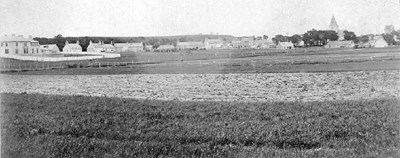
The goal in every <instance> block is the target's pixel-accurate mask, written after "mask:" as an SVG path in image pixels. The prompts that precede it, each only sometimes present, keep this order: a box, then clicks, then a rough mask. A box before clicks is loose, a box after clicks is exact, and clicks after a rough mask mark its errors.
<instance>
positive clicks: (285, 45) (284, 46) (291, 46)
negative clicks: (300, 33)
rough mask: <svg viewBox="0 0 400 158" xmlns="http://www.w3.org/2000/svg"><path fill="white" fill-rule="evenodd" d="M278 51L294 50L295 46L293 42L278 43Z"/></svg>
mask: <svg viewBox="0 0 400 158" xmlns="http://www.w3.org/2000/svg"><path fill="white" fill-rule="evenodd" d="M276 48H278V49H294V44H293V43H292V42H278V45H277V46H276Z"/></svg>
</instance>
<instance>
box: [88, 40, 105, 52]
mask: <svg viewBox="0 0 400 158" xmlns="http://www.w3.org/2000/svg"><path fill="white" fill-rule="evenodd" d="M86 51H87V52H104V51H105V50H104V47H103V44H102V41H99V43H93V42H92V40H90V42H89V46H88V47H87V48H86Z"/></svg>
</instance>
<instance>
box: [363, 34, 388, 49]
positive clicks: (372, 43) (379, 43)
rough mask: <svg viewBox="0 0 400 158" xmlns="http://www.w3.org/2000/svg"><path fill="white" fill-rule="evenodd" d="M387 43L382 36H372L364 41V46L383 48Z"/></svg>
mask: <svg viewBox="0 0 400 158" xmlns="http://www.w3.org/2000/svg"><path fill="white" fill-rule="evenodd" d="M388 46H389V44H388V43H387V42H386V41H385V39H384V38H383V37H382V36H375V37H374V38H371V37H370V40H369V41H368V42H366V43H364V47H368V48H384V47H388Z"/></svg>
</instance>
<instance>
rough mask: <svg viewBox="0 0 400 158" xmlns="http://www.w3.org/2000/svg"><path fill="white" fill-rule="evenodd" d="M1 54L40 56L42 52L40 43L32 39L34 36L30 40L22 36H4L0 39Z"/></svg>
mask: <svg viewBox="0 0 400 158" xmlns="http://www.w3.org/2000/svg"><path fill="white" fill-rule="evenodd" d="M0 43H1V47H0V54H38V53H41V52H40V46H39V42H38V41H35V40H33V39H32V36H29V37H28V38H25V37H23V36H22V35H19V36H15V34H12V35H11V36H7V35H5V36H3V37H0Z"/></svg>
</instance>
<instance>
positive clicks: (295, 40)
mask: <svg viewBox="0 0 400 158" xmlns="http://www.w3.org/2000/svg"><path fill="white" fill-rule="evenodd" d="M288 39H289V41H291V42H292V43H298V42H300V41H301V36H300V35H298V34H295V35H293V36H290V37H288Z"/></svg>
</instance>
